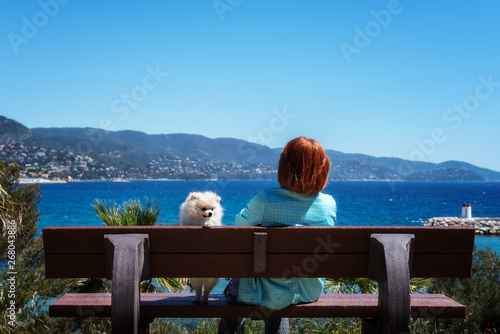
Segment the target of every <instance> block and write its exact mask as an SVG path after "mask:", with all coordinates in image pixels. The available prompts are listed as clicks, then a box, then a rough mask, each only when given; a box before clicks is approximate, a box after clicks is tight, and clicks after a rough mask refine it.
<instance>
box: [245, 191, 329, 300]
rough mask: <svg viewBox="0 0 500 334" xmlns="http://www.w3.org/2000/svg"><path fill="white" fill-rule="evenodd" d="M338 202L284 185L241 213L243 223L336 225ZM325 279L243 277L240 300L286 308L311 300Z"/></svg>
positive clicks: (323, 195)
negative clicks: (303, 193) (288, 188)
mask: <svg viewBox="0 0 500 334" xmlns="http://www.w3.org/2000/svg"><path fill="white" fill-rule="evenodd" d="M336 212H337V205H336V203H335V200H334V199H333V197H332V196H330V195H326V194H323V193H319V194H317V195H313V196H306V195H301V194H297V193H294V192H291V191H289V190H286V189H284V188H273V189H266V190H263V191H262V192H261V193H260V194H259V195H257V196H256V197H254V198H253V199H252V200H251V201H250V202H249V203H248V205H247V207H246V208H245V209H243V210H242V211H241V212H240V213H239V214H238V215H237V216H236V220H235V225H239V226H249V225H250V226H256V225H258V226H289V225H292V226H333V225H334V224H335V221H336V218H337V214H336ZM324 282H325V279H324V278H241V279H240V281H239V288H238V302H240V303H250V304H254V303H257V304H261V305H262V306H263V307H266V308H269V309H276V310H279V309H282V308H284V307H287V306H289V305H292V304H301V303H311V302H315V301H316V300H318V298H319V296H320V295H321V293H322V292H323V287H324Z"/></svg>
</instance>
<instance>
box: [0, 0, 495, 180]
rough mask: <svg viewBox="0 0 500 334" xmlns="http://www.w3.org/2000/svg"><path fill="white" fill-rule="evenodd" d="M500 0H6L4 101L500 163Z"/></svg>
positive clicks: (63, 122)
mask: <svg viewBox="0 0 500 334" xmlns="http://www.w3.org/2000/svg"><path fill="white" fill-rule="evenodd" d="M498 17H500V3H499V2H498V1H493V0H490V1H488V0H485V1H477V2H472V1H467V2H465V1H464V2H451V1H440V2H430V1H423V0H412V1H410V0H401V1H394V0H391V1H347V0H346V1H331V0H330V1H326V0H323V1H321V0H318V1H288V2H284V1H282V2H278V1H263V0H253V1H248V0H215V1H213V0H206V1H186V0H182V1H181V0H172V1H149V2H147V3H144V2H141V3H139V2H138V1H134V2H132V1H93V0H88V1H76V0H40V1H22V0H3V1H1V2H0V36H1V39H0V60H1V62H0V73H1V76H0V115H4V116H6V117H9V118H13V119H15V120H17V121H19V122H21V123H23V124H25V125H26V126H28V127H71V126H76V127H96V128H105V129H109V130H124V129H131V130H138V131H143V132H146V133H150V134H159V133H179V132H183V133H193V134H201V135H204V136H207V137H210V138H217V137H234V138H241V139H244V140H249V141H253V142H257V143H260V144H264V145H267V146H270V147H281V146H283V145H284V144H285V143H286V142H287V141H288V140H290V139H291V138H294V137H296V136H299V135H305V136H308V137H311V138H315V139H317V140H319V141H320V142H321V143H322V144H323V146H325V148H328V149H334V150H339V151H342V152H346V153H364V154H370V155H374V156H389V157H400V158H404V159H411V160H423V161H430V162H436V163H438V162H443V161H447V160H461V161H466V162H470V163H472V164H475V165H478V166H481V167H486V168H490V169H494V170H497V171H500V145H499V144H500V131H498V126H499V125H500V110H499V109H500V57H499V55H500V27H499V26H498V24H497V21H498Z"/></svg>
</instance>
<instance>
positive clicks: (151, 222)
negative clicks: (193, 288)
mask: <svg viewBox="0 0 500 334" xmlns="http://www.w3.org/2000/svg"><path fill="white" fill-rule="evenodd" d="M92 208H93V209H94V211H95V212H96V213H97V215H98V216H99V217H101V219H102V220H103V221H104V223H105V224H106V225H108V226H156V225H158V216H159V215H160V211H161V210H160V208H159V207H158V203H155V204H154V205H152V204H151V203H150V202H149V200H148V199H145V200H144V204H143V203H141V202H140V201H139V200H137V199H134V200H130V201H128V202H125V203H123V204H122V205H121V206H117V205H116V203H115V202H110V203H108V202H106V201H101V200H98V199H96V200H95V202H94V203H92ZM88 284H92V285H93V286H96V282H94V281H89V280H81V281H79V284H78V285H77V286H76V287H75V288H74V290H76V291H82V290H83V291H85V290H87V291H88V289H89V288H87V285H88ZM187 284H188V281H187V279H184V278H154V279H152V280H147V281H144V282H142V283H141V291H142V292H154V291H156V290H158V289H157V287H159V288H160V289H167V290H170V291H183V290H186V289H187ZM97 286H99V288H100V290H101V291H102V290H106V284H105V283H103V284H97Z"/></svg>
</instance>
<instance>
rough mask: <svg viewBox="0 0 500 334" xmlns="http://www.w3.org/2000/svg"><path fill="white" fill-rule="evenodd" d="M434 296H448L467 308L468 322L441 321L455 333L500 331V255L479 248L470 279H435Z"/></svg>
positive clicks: (476, 251) (431, 289)
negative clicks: (436, 294) (442, 294)
mask: <svg viewBox="0 0 500 334" xmlns="http://www.w3.org/2000/svg"><path fill="white" fill-rule="evenodd" d="M430 292H432V293H444V294H445V295H447V296H450V297H451V298H453V299H454V300H456V301H458V302H459V303H462V304H464V305H466V306H467V318H466V319H465V320H455V321H451V320H440V321H439V324H440V325H441V326H442V327H443V328H447V329H449V330H450V332H451V333H462V332H463V331H464V330H467V332H468V333H484V332H485V331H486V332H488V330H490V331H489V332H491V331H493V329H495V330H496V331H497V332H500V302H499V301H500V255H498V254H497V253H496V252H494V251H492V250H491V248H489V247H486V249H476V250H475V251H474V259H473V263H472V276H471V278H470V279H434V280H433V284H432V286H431V288H430Z"/></svg>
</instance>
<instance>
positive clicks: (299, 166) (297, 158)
mask: <svg viewBox="0 0 500 334" xmlns="http://www.w3.org/2000/svg"><path fill="white" fill-rule="evenodd" d="M329 172H330V159H328V156H327V155H326V153H325V150H324V149H323V147H322V146H321V144H320V143H318V142H317V141H316V140H314V139H309V138H306V137H297V138H295V139H292V140H290V141H289V142H288V143H287V144H286V145H285V147H284V148H283V151H282V152H281V156H280V162H279V166H278V182H279V183H280V185H281V187H283V188H285V189H288V190H290V191H293V192H296V193H299V194H303V195H315V194H317V193H319V192H320V191H321V190H323V189H324V188H325V186H326V183H327V182H328V173H329Z"/></svg>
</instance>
